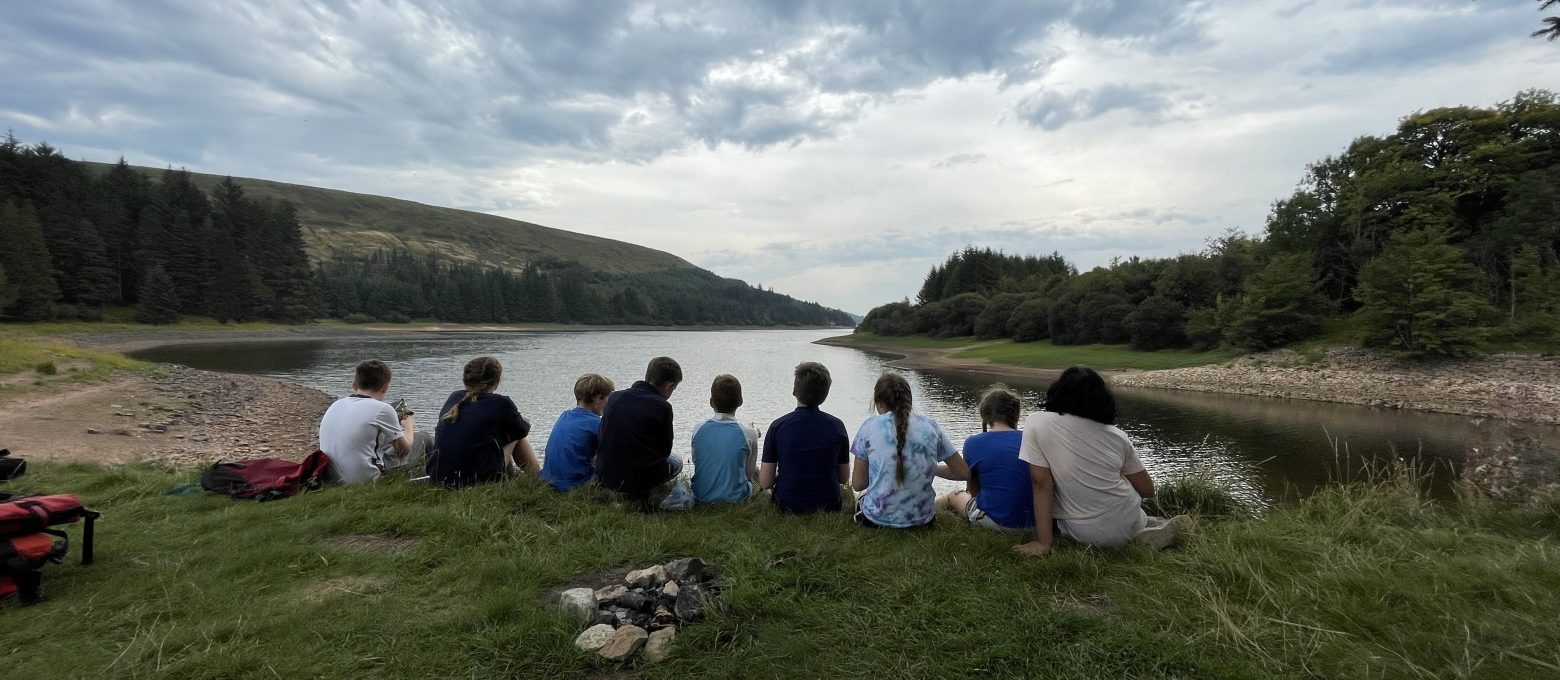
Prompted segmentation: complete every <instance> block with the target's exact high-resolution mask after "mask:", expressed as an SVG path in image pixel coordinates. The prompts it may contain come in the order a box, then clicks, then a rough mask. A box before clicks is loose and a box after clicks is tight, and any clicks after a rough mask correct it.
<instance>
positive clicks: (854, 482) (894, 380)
mask: <svg viewBox="0 0 1560 680" xmlns="http://www.w3.org/2000/svg"><path fill="white" fill-rule="evenodd" d="M911 402H912V398H911V395H910V383H908V382H906V381H905V379H904V377H903V376H900V375H899V374H897V373H884V374H883V375H882V376H881V377H879V378H878V380H877V384H876V385H874V386H873V388H872V404H873V407H874V408H875V409H876V410H877V413H878V415H876V416H873V417H871V418H868V419H867V422H865V423H862V424H861V429H860V430H857V431H856V439H855V441H853V442H851V445H850V452H851V455H852V456H854V457H855V463H854V464H853V466H852V468H851V476H850V480H851V481H850V483H851V486H852V487H853V488H854V489H855V490H856V492H857V493H858V494H860V500H859V502H858V504H857V506H856V523H857V524H859V525H861V526H864V527H887V528H893V529H908V528H913V527H924V526H929V525H930V524H931V523H932V520H933V519H934V518H935V517H936V516H937V493H936V492H935V491H933V490H932V478H933V477H942V478H944V479H951V480H965V479H968V478H969V474H970V469H969V466H967V465H965V464H964V458H963V457H962V456H960V455H959V451H958V449H957V448H955V447H954V445H953V440H952V439H949V438H948V435H947V433H945V432H943V429H942V427H940V426H938V425H937V421H935V420H932V419H931V418H929V417H927V416H924V415H921V414H919V413H912V412H911V411H910V406H911Z"/></svg>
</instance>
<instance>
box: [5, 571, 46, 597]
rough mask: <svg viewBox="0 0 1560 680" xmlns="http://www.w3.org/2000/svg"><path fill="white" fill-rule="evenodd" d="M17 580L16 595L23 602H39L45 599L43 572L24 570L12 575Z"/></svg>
mask: <svg viewBox="0 0 1560 680" xmlns="http://www.w3.org/2000/svg"><path fill="white" fill-rule="evenodd" d="M11 580H13V581H16V595H17V598H18V599H19V600H21V602H22V604H24V605H25V604H37V603H38V600H41V599H43V574H42V573H41V572H36V571H24V572H22V573H20V574H15V575H12V576H11Z"/></svg>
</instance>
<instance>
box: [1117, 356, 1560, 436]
mask: <svg viewBox="0 0 1560 680" xmlns="http://www.w3.org/2000/svg"><path fill="white" fill-rule="evenodd" d="M1112 382H1113V383H1114V384H1116V385H1123V386H1130V387H1153V388H1159V389H1173V390H1194V391H1200V392H1223V393H1226V394H1242V395H1249V396H1257V397H1281V398H1288V399H1310V400H1315V401H1332V402H1340V403H1345V404H1362V405H1368V406H1382V407H1387V408H1397V409H1412V410H1418V411H1435V412H1440V413H1454V414H1459V415H1467V416H1476V417H1482V418H1501V419H1506V420H1514V421H1522V422H1535V423H1546V424H1560V359H1556V358H1552V357H1539V356H1534V355H1525V354H1497V355H1493V356H1488V357H1480V358H1476V359H1453V360H1442V361H1436V362H1416V361H1405V360H1398V359H1392V358H1388V357H1385V356H1382V355H1380V354H1377V353H1375V352H1371V351H1368V350H1362V349H1358V348H1349V347H1335V348H1331V349H1328V350H1327V351H1326V352H1324V353H1323V355H1322V356H1321V357H1320V358H1316V359H1310V358H1307V357H1305V356H1302V355H1301V354H1299V353H1297V352H1294V351H1292V350H1276V351H1272V352H1263V353H1260V354H1253V355H1250V356H1245V357H1241V358H1239V359H1235V360H1233V361H1230V362H1227V363H1223V364H1215V365H1211V366H1196V367H1192V368H1177V369H1171V370H1165V371H1148V372H1142V373H1122V374H1117V375H1115V376H1113V377H1112Z"/></svg>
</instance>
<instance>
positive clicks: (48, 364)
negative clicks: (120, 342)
mask: <svg viewBox="0 0 1560 680" xmlns="http://www.w3.org/2000/svg"><path fill="white" fill-rule="evenodd" d="M147 367H148V364H146V363H144V362H140V361H136V360H134V359H131V358H129V357H126V356H124V355H122V354H118V353H115V352H104V351H101V350H93V349H85V348H82V347H76V346H75V345H69V344H66V343H62V342H51V341H47V340H38V339H36V338H26V337H12V336H6V335H0V377H4V376H15V375H18V374H23V373H30V374H33V375H35V376H37V377H38V378H39V380H40V381H43V380H47V379H51V378H52V379H65V380H96V379H99V378H103V377H105V376H107V375H109V374H110V373H113V372H115V371H119V370H125V369H143V368H147ZM10 387H11V385H7V384H6V383H3V382H0V390H6V389H10Z"/></svg>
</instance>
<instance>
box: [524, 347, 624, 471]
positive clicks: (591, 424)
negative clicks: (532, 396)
mask: <svg viewBox="0 0 1560 680" xmlns="http://www.w3.org/2000/svg"><path fill="white" fill-rule="evenodd" d="M612 390H613V385H612V381H611V380H608V379H606V378H603V377H601V376H599V375H596V374H595V373H586V374H585V375H582V376H580V379H579V380H576V381H574V408H571V409H569V410H567V411H564V412H563V414H562V415H560V416H558V422H557V423H554V424H553V429H552V434H549V435H547V448H546V450H545V451H544V453H543V454H542V455H543V458H542V475H541V477H542V481H544V482H547V483H548V484H551V485H552V487H553V488H554V489H557V490H559V491H569V490H571V489H575V488H577V487H581V486H584V485H586V484H589V483H590V481H591V480H592V479H594V478H595V477H596V465H595V458H596V444H597V443H598V442H599V441H600V440H601V411H602V410H603V409H605V408H606V407H607V397H608V396H609V395H611V394H612Z"/></svg>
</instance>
